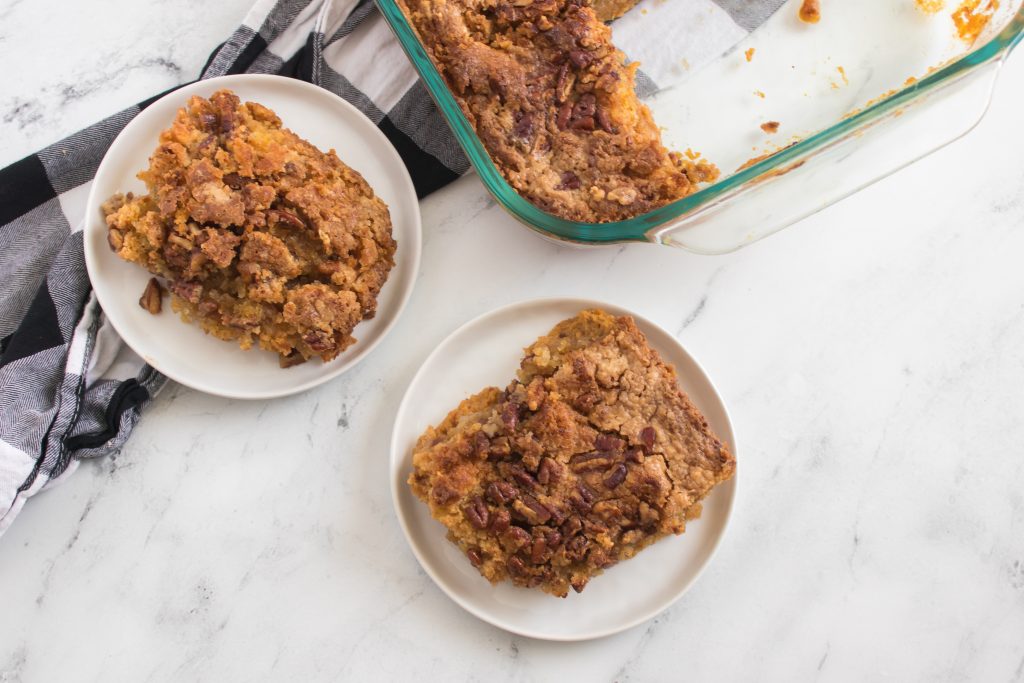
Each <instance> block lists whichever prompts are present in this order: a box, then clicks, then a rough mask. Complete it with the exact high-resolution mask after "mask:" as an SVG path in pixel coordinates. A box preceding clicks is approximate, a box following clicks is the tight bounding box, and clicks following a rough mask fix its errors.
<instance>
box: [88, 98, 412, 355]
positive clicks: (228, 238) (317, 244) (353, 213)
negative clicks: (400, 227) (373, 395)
mask: <svg viewBox="0 0 1024 683" xmlns="http://www.w3.org/2000/svg"><path fill="white" fill-rule="evenodd" d="M139 178H140V179H141V180H142V181H143V182H145V183H146V188H147V189H148V191H149V192H148V194H146V195H143V196H140V197H134V196H132V195H131V194H129V195H127V196H121V195H116V196H114V197H113V198H111V199H110V200H109V201H108V202H107V203H106V204H104V206H103V212H104V215H105V216H106V221H107V225H108V227H109V232H108V238H109V242H110V247H111V249H113V250H114V251H115V252H116V253H117V255H118V256H120V257H121V258H123V259H125V260H127V261H132V262H134V263H138V264H139V265H141V266H143V267H145V268H146V269H147V270H149V271H150V272H151V273H153V274H154V275H158V276H160V277H162V278H166V280H167V283H168V289H169V290H170V292H171V295H172V307H173V308H174V310H176V311H177V312H178V313H179V314H180V315H181V317H182V318H183V319H184V320H186V321H196V322H198V323H199V325H200V326H201V327H202V328H203V329H204V330H205V331H206V332H208V333H210V334H212V335H214V336H216V337H219V338H221V339H226V340H237V341H238V342H239V344H240V345H241V346H242V348H250V347H251V346H252V345H253V344H256V343H258V344H259V345H260V346H261V347H262V348H264V349H267V350H270V351H274V352H276V353H278V354H279V355H280V358H281V364H282V366H285V367H287V366H289V365H294V364H296V363H301V362H303V361H305V360H307V359H309V358H313V357H320V358H322V359H323V360H325V361H327V360H330V359H332V358H334V357H335V356H337V355H338V354H339V353H340V352H341V351H343V350H344V349H345V348H346V347H348V346H349V345H351V344H353V343H355V338H353V336H352V330H353V328H354V327H355V326H356V324H357V323H359V322H360V321H361V320H365V319H368V318H372V317H373V315H374V313H375V312H376V307H377V294H378V293H379V292H380V289H381V287H382V286H383V285H384V282H385V280H387V277H388V273H389V272H390V270H391V268H392V266H393V265H394V254H395V248H396V245H395V241H394V240H393V239H392V237H391V218H390V215H389V213H388V208H387V206H386V205H385V204H384V202H382V201H381V200H380V199H379V198H378V197H377V196H375V195H374V193H373V190H372V189H371V188H370V186H369V185H368V184H367V183H366V181H365V180H364V179H363V177H362V176H361V175H359V173H357V172H356V171H353V170H352V169H351V168H349V167H348V166H346V165H345V164H343V163H342V162H341V160H339V159H338V156H337V155H336V154H335V153H334V150H331V151H330V152H328V153H324V152H321V151H320V150H319V149H317V148H316V147H314V146H313V145H311V144H310V143H309V142H307V141H305V140H303V139H302V138H300V137H299V136H297V135H295V134H294V133H293V132H291V131H290V130H288V129H286V128H283V127H282V125H281V120H280V119H279V118H278V117H277V115H275V114H274V112H272V111H271V110H269V109H267V108H266V107H264V106H262V105H260V104H257V103H255V102H246V103H245V104H242V103H241V102H240V100H239V99H238V97H236V96H235V95H234V94H233V93H232V92H231V91H229V90H220V91H217V92H216V93H214V94H213V95H212V96H211V97H210V99H209V100H206V99H204V98H202V97H193V98H191V99H190V100H189V102H188V105H187V106H186V107H184V108H183V109H181V110H179V111H178V113H177V116H176V117H175V120H174V124H173V125H172V126H171V128H169V129H168V130H165V131H164V132H163V133H161V134H160V144H159V146H158V147H157V148H156V150H155V151H154V152H153V156H152V157H150V164H149V168H148V169H147V170H145V171H142V172H140V173H139ZM153 282H155V281H151V284H150V285H149V286H148V287H147V291H146V292H145V294H144V297H143V299H142V301H140V303H141V304H142V305H143V307H145V308H147V310H150V311H151V312H154V313H156V312H159V311H160V305H159V302H160V296H161V295H162V288H160V286H159V283H156V284H155V285H154V284H153Z"/></svg>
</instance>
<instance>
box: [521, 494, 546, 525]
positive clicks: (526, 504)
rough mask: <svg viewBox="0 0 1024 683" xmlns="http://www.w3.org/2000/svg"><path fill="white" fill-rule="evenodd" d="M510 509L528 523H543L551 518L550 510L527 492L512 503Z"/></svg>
mask: <svg viewBox="0 0 1024 683" xmlns="http://www.w3.org/2000/svg"><path fill="white" fill-rule="evenodd" d="M512 509H513V510H514V511H515V512H516V513H518V514H519V516H521V517H522V518H523V519H525V520H526V521H527V522H529V523H530V524H544V523H545V522H547V521H548V520H549V519H551V511H550V510H548V509H547V508H546V507H545V506H544V504H543V503H541V502H540V501H539V500H537V499H536V498H534V497H533V496H531V495H529V494H523V496H522V498H520V499H519V500H517V501H515V502H514V503H512Z"/></svg>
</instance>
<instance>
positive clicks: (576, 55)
mask: <svg viewBox="0 0 1024 683" xmlns="http://www.w3.org/2000/svg"><path fill="white" fill-rule="evenodd" d="M569 61H570V62H572V63H573V66H575V67H576V68H577V69H585V68H587V67H588V66H590V63H591V62H593V61H594V55H592V54H590V53H589V52H587V51H586V50H572V51H570V52H569Z"/></svg>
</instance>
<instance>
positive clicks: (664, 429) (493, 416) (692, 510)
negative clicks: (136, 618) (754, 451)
mask: <svg viewBox="0 0 1024 683" xmlns="http://www.w3.org/2000/svg"><path fill="white" fill-rule="evenodd" d="M735 468H736V460H735V458H734V457H733V455H732V454H731V453H730V452H729V451H728V449H727V448H726V447H725V446H724V445H723V444H722V442H721V440H719V438H718V437H717V436H715V434H714V433H713V432H712V431H711V429H710V428H709V427H708V423H707V420H705V418H704V417H703V416H702V415H701V414H700V412H699V411H698V410H697V408H696V407H695V406H694V405H693V403H691V402H690V400H689V398H687V396H686V395H685V394H684V393H683V392H682V391H681V390H680V389H679V386H678V384H677V383H676V374H675V370H674V369H673V368H672V367H671V366H669V365H666V364H665V363H664V362H663V361H662V360H661V358H660V357H659V355H658V353H657V352H656V351H654V350H653V349H652V348H651V347H650V346H649V345H648V344H647V340H646V338H645V337H644V335H643V334H642V333H641V332H640V330H638V329H637V327H636V325H635V324H634V322H633V319H632V318H630V317H618V318H617V317H614V316H612V315H609V314H608V313H605V312H603V311H599V310H589V311H583V312H582V313H580V314H579V315H577V316H575V317H573V318H570V319H568V320H565V321H563V322H561V323H559V324H558V325H556V326H555V328H554V329H552V330H551V332H550V333H549V334H548V335H546V336H544V337H541V338H540V339H538V340H537V341H536V342H535V343H534V344H533V345H531V346H530V347H528V348H527V349H526V351H525V355H524V357H523V360H522V363H521V366H520V370H519V372H518V376H517V378H516V379H514V380H513V381H512V383H511V384H509V385H508V387H507V388H506V389H505V390H504V391H502V390H500V389H498V388H495V387H489V388H487V389H484V390H483V391H481V392H480V393H478V394H476V395H474V396H471V397H469V398H467V399H466V400H465V401H463V402H462V403H461V404H460V405H459V406H458V407H457V408H456V409H455V410H453V411H452V412H451V413H449V414H448V416H447V417H446V418H445V419H444V421H442V422H441V424H439V425H437V426H436V427H430V428H429V429H427V431H426V432H425V433H424V434H423V435H422V436H421V437H420V438H419V440H418V441H417V443H416V446H415V448H414V452H413V472H412V474H411V475H410V477H409V485H410V486H411V487H412V490H413V492H414V493H415V494H416V496H417V497H419V498H420V499H422V500H423V501H424V502H426V503H427V504H428V505H429V507H430V511H431V514H432V515H433V516H434V518H435V519H437V520H438V521H440V522H441V523H442V524H444V525H445V526H446V527H447V529H448V539H449V540H450V541H452V542H453V543H455V544H456V545H458V546H459V548H460V549H461V550H462V551H463V552H464V553H465V554H466V556H467V557H468V559H469V561H470V562H471V563H472V564H473V566H474V567H476V568H477V569H478V570H479V572H480V573H481V574H482V575H483V576H484V577H486V578H487V579H489V580H490V581H491V582H495V583H496V582H499V581H503V580H511V581H512V582H513V583H515V584H516V585H520V586H527V587H540V588H541V589H543V590H544V591H545V592H548V593H551V594H553V595H557V596H561V597H564V596H565V595H566V594H567V593H568V590H569V588H570V587H572V588H573V589H575V590H576V591H577V592H578V591H581V590H583V587H584V586H585V585H586V584H587V581H589V580H590V579H591V578H592V577H593V576H595V575H597V574H600V573H601V571H602V570H604V569H605V568H607V567H609V566H611V565H613V564H615V563H617V562H619V561H621V560H625V559H628V558H630V557H633V556H634V555H635V554H636V553H638V552H639V551H640V550H642V549H643V548H645V547H646V546H648V545H650V544H651V543H653V542H655V541H657V540H658V539H660V538H662V537H664V536H667V535H669V534H681V533H683V531H684V530H685V528H686V522H687V521H688V520H691V519H694V518H696V517H698V516H699V515H700V512H701V500H702V499H703V498H704V497H705V496H707V495H708V493H710V491H711V489H712V488H714V486H716V485H717V484H719V483H721V482H723V481H725V480H727V479H729V478H730V477H732V475H733V473H734V472H735Z"/></svg>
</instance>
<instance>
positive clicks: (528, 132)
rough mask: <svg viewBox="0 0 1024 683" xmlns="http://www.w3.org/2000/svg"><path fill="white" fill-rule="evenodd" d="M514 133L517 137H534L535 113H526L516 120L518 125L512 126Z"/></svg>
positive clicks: (525, 138)
mask: <svg viewBox="0 0 1024 683" xmlns="http://www.w3.org/2000/svg"><path fill="white" fill-rule="evenodd" d="M512 132H513V134H515V136H516V137H517V138H520V139H523V140H528V139H530V138H531V137H533V114H528V113H524V114H522V115H521V116H520V117H519V120H518V121H516V125H515V126H514V127H513V128H512Z"/></svg>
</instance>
